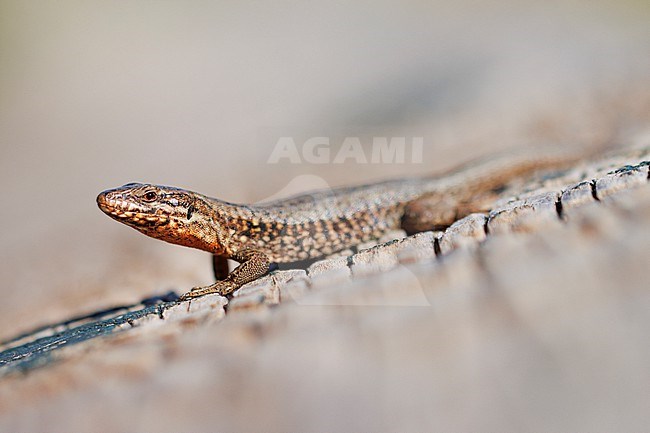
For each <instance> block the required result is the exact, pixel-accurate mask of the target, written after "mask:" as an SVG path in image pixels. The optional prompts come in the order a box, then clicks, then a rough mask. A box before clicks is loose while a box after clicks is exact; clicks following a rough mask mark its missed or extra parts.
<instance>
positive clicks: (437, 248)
mask: <svg viewBox="0 0 650 433" xmlns="http://www.w3.org/2000/svg"><path fill="white" fill-rule="evenodd" d="M433 252H434V253H435V254H436V257H440V256H441V255H442V251H441V250H440V239H439V238H437V237H434V238H433Z"/></svg>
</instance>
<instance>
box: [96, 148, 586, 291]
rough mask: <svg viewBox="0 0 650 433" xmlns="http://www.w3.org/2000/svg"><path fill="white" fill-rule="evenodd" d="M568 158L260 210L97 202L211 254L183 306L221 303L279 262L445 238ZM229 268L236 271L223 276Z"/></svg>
mask: <svg viewBox="0 0 650 433" xmlns="http://www.w3.org/2000/svg"><path fill="white" fill-rule="evenodd" d="M572 161H575V158H570V157H566V156H563V155H560V156H542V157H531V156H526V155H524V156H523V157H522V156H519V157H513V156H507V157H505V158H496V159H488V160H487V161H482V162H480V163H479V164H476V163H475V164H470V165H467V166H464V167H461V168H460V169H456V170H452V171H450V172H448V173H444V174H442V175H438V176H428V177H411V178H402V179H394V180H387V181H380V182H376V183H371V184H365V185H359V186H353V187H342V188H337V189H331V190H319V191H313V192H308V193H304V194H300V195H297V196H293V197H289V198H285V199H280V200H275V201H272V202H266V203H259V204H235V203H230V202H227V201H223V200H218V199H215V198H211V197H208V196H205V195H202V194H199V193H196V192H192V191H188V190H185V189H182V188H177V187H168V186H161V185H156V184H150V183H128V184H126V185H124V186H121V187H118V188H113V189H109V190H106V191H103V192H101V193H100V194H99V195H98V196H97V204H98V206H99V208H100V209H101V210H102V211H103V212H104V213H105V214H107V215H108V216H109V217H111V218H113V219H115V220H117V221H119V222H121V223H124V224H126V225H128V226H130V227H132V228H134V229H136V230H138V231H140V232H141V233H143V234H145V235H148V236H150V237H153V238H156V239H160V240H163V241H166V242H170V243H172V244H177V245H183V246H186V247H192V248H197V249H199V250H203V251H207V252H209V253H211V254H213V268H214V272H215V277H216V279H217V281H216V282H215V283H214V284H211V285H208V286H205V287H194V288H193V289H191V290H190V291H188V292H186V293H185V294H183V295H182V296H181V297H180V300H181V301H182V300H189V299H192V298H196V297H199V296H203V295H206V294H211V293H217V294H220V295H222V296H226V295H229V294H231V293H232V292H234V291H235V290H237V289H238V288H240V287H241V286H243V285H244V284H246V283H249V282H251V281H253V280H255V279H257V278H259V277H262V276H264V275H266V274H267V273H269V272H270V271H272V270H274V269H277V264H278V263H293V262H300V261H305V260H310V259H317V258H321V257H325V256H328V255H331V254H333V253H336V252H338V251H342V250H345V249H349V248H351V247H355V246H356V245H359V244H361V243H364V242H368V241H370V240H374V239H378V238H380V237H381V236H382V235H384V234H385V233H387V232H390V231H393V230H396V229H403V230H404V231H406V233H407V234H414V233H418V232H423V231H428V230H442V229H444V228H446V227H448V226H450V225H451V224H452V223H453V222H454V221H456V220H458V219H460V218H462V217H464V216H467V215H469V214H470V213H474V212H486V211H489V209H490V204H492V203H493V202H494V200H495V198H496V197H497V194H498V192H499V191H500V190H502V189H503V188H505V187H506V186H507V185H508V184H509V183H510V182H512V181H513V180H514V179H517V178H522V177H524V176H526V175H531V174H533V173H535V172H538V171H540V170H549V169H558V168H562V167H563V166H565V165H566V164H567V163H568V162H572ZM228 259H232V260H234V261H236V262H238V263H239V266H237V267H236V268H235V269H234V270H233V271H232V272H229V267H228V261H227V260H228Z"/></svg>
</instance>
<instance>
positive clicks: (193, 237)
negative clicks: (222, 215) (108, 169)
mask: <svg viewBox="0 0 650 433" xmlns="http://www.w3.org/2000/svg"><path fill="white" fill-rule="evenodd" d="M97 205H98V206H99V208H100V209H101V210H102V212H104V213H105V214H106V215H108V216H109V217H111V218H113V219H114V220H116V221H119V222H121V223H124V224H126V225H128V226H130V227H133V228H134V229H136V230H138V231H140V232H142V233H144V234H145V235H147V236H151V237H153V238H156V239H160V240H163V241H166V242H170V243H173V244H177V245H184V246H188V247H193V248H199V249H201V250H205V251H211V252H219V250H220V243H219V242H218V239H219V236H218V233H217V232H218V225H217V224H215V222H213V221H211V219H210V215H211V214H212V212H210V211H209V207H210V204H209V203H208V199H207V198H206V197H203V196H202V195H200V194H196V193H193V192H190V191H186V190H183V189H180V188H172V187H167V186H160V185H152V184H141V183H129V184H126V185H124V186H121V187H119V188H114V189H109V190H106V191H104V192H102V193H100V194H99V195H98V196H97Z"/></svg>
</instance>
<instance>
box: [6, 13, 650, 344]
mask: <svg viewBox="0 0 650 433" xmlns="http://www.w3.org/2000/svg"><path fill="white" fill-rule="evenodd" d="M648 22H650V3H648V2H647V1H643V0H623V1H604V0H592V1H589V2H587V1H562V2H533V1H510V0H498V1H471V0H461V1H429V2H427V1H399V2H397V1H384V0H379V1H376V0H375V1H372V2H370V1H356V2H327V1H305V2H290V1H283V2H242V1H220V2H212V1H198V0H184V1H164V2H155V1H131V2H98V1H88V0H84V1H59V2H35V1H24V0H15V1H14V0H1V1H0V149H1V150H0V155H1V158H0V194H1V195H0V197H1V198H2V206H1V211H0V227H2V230H1V231H0V245H1V248H0V254H1V256H0V276H1V286H0V294H1V296H2V299H3V302H2V306H0V338H7V337H10V336H12V335H14V334H16V333H18V332H20V331H25V330H28V329H29V328H31V327H33V326H36V325H39V324H43V323H48V322H52V321H58V320H62V319H64V318H66V317H69V316H71V315H75V314H81V313H84V312H89V311H93V310H94V309H97V308H105V307H107V306H110V305H113V304H124V303H129V302H135V301H137V300H139V299H140V298H142V297H143V296H147V295H152V294H155V293H163V292H165V291H167V290H170V289H174V290H179V291H184V289H187V288H189V287H191V286H195V285H201V284H205V283H208V282H210V280H211V278H212V276H211V270H210V265H209V263H210V258H209V256H208V255H207V254H205V253H202V252H198V251H192V250H189V249H185V248H182V247H177V246H171V245H167V244H163V243H162V242H159V241H155V240H152V239H148V238H146V237H144V236H142V235H140V234H138V233H137V232H135V231H134V230H131V229H128V228H126V227H124V226H122V225H120V224H118V223H116V222H113V221H111V220H110V219H108V218H107V217H106V216H104V215H103V214H102V213H101V212H100V211H99V210H98V209H97V207H96V204H95V197H96V195H97V194H98V193H99V192H100V191H102V190H104V189H107V188H111V187H115V186H119V185H122V184H125V183H128V182H132V181H143V182H153V183H160V184H165V185H175V186H181V187H184V188H187V189H192V190H195V191H199V192H202V193H204V194H207V195H210V196H213V197H218V198H221V199H225V200H229V201H234V202H253V201H257V200H261V199H264V198H266V197H269V196H272V195H277V194H279V193H280V194H285V193H290V192H296V191H298V190H305V189H310V188H312V187H313V186H315V185H328V186H339V185H347V184H353V183H363V182H368V181H371V180H375V179H383V178H387V177H394V176H400V175H407V174H408V175H412V174H426V173H433V172H435V171H438V170H443V169H446V168H449V167H451V166H453V165H455V164H458V163H461V162H465V161H467V160H468V159H472V158H475V157H478V156H481V155H485V154H488V153H491V152H495V151H503V150H506V149H511V148H514V147H517V146H545V145H553V146H571V147H576V148H580V149H584V148H589V147H590V146H591V147H593V146H598V145H600V144H603V143H611V144H613V145H620V144H626V143H627V142H629V140H631V139H632V138H631V137H638V136H640V135H639V134H640V133H642V132H643V130H644V128H646V129H647V128H648V125H649V124H650V123H649V122H648V120H649V119H648V117H649V116H650V105H649V104H648V101H649V100H650V96H649V94H650V86H649V85H648V84H649V80H648V78H649V77H650V55H649V53H650V26H648ZM282 136H292V137H311V136H326V137H341V136H359V137H372V136H406V137H414V136H421V137H424V151H423V161H422V163H416V164H365V165H363V164H362V165H358V164H354V163H348V164H309V163H301V164H290V163H287V161H283V163H281V164H269V163H268V160H269V157H270V155H271V153H272V151H273V149H274V146H275V145H276V143H277V141H278V138H279V137H282ZM297 141H298V143H299V142H300V141H299V140H298V139H297ZM362 142H363V143H364V145H367V144H369V141H368V140H362ZM333 143H334V144H333V146H332V149H333V151H335V150H336V143H337V142H336V140H333ZM287 185H289V187H287Z"/></svg>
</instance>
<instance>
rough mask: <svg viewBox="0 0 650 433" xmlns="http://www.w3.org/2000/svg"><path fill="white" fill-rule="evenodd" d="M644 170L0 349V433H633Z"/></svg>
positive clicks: (649, 202)
mask: <svg viewBox="0 0 650 433" xmlns="http://www.w3.org/2000/svg"><path fill="white" fill-rule="evenodd" d="M648 160H650V153H649V152H648V150H647V149H645V150H637V151H630V152H629V153H628V154H627V155H624V156H618V157H612V158H610V159H606V160H603V161H600V162H598V163H592V164H589V165H585V166H584V167H576V168H575V169H574V170H570V171H568V172H566V173H563V174H559V175H558V176H555V177H552V178H542V179H537V180H534V181H532V182H530V183H528V184H527V185H524V187H523V188H522V189H521V191H525V192H520V193H518V194H517V192H516V191H514V192H513V191H508V194H509V195H508V196H504V198H503V200H502V201H501V202H500V203H499V204H498V205H497V206H496V207H495V208H494V209H493V210H492V211H491V212H489V213H488V214H475V215H470V216H468V217H466V218H464V219H463V220H460V221H458V222H457V223H456V224H454V225H453V226H452V227H450V228H449V229H447V230H446V231H445V232H439V233H432V232H428V233H421V234H418V235H416V236H412V237H408V238H404V239H399V240H393V241H388V242H386V243H383V244H380V245H378V246H368V247H369V248H368V249H365V250H362V251H359V252H358V253H356V254H354V255H352V256H348V257H337V258H332V259H329V260H326V261H322V262H318V263H315V264H313V265H312V266H311V267H309V268H308V269H307V270H292V271H279V272H276V273H274V274H273V275H269V276H267V277H264V278H262V279H260V280H258V281H256V282H253V283H251V284H249V285H247V286H246V287H244V288H242V289H241V290H240V291H238V292H237V294H236V295H235V297H234V298H233V299H232V300H230V302H228V301H227V300H226V299H225V298H222V297H219V296H207V297H204V298H201V299H198V300H195V301H192V302H191V303H183V304H176V303H175V302H173V300H172V299H173V296H172V297H170V298H168V299H167V300H164V299H163V300H162V301H161V302H158V303H154V302H152V304H151V305H149V306H145V305H142V304H139V305H132V306H126V307H124V309H122V310H110V311H105V312H98V313H97V314H96V315H95V316H94V317H86V318H76V319H72V320H71V321H69V323H62V324H58V325H53V326H51V327H44V328H42V329H39V330H37V331H35V332H34V333H27V334H25V335H22V336H18V337H17V338H16V339H13V340H10V341H6V342H4V343H3V344H2V346H0V350H2V353H0V373H1V374H2V375H3V377H2V378H1V379H0V416H1V419H0V430H2V431H16V430H22V429H24V428H25V427H28V428H29V429H30V430H34V431H37V430H48V427H52V426H56V430H61V431H65V430H67V431H77V430H80V429H85V430H92V429H95V428H96V427H97V426H102V428H101V430H102V431H134V430H135V431H138V430H142V429H145V428H146V429H147V430H156V431H182V430H187V429H188V428H189V429H191V430H192V431H214V430H223V431H231V430H234V429H236V430H248V431H261V430H263V431H270V430H274V431H313V430H318V431H336V430H347V431H424V430H430V429H431V428H433V427H434V426H435V428H436V429H437V430H440V431H459V430H460V431H513V430H516V431H522V430H524V431H525V430H531V429H534V430H536V431H557V430H562V431H622V430H629V431H634V430H638V429H639V428H641V427H642V426H647V425H649V424H650V412H649V411H648V407H650V369H649V368H648V365H650V345H649V344H648V333H649V332H650V289H649V287H650V285H649V284H648V276H647V269H648V265H650V185H648V179H649V173H648V163H647V162H644V161H648ZM513 194H515V195H513ZM396 236H399V233H398V234H396ZM170 300H172V301H171V302H169V301H170ZM106 407H110V408H111V411H110V412H108V411H106V410H105V408H106ZM143 407H144V408H146V409H148V410H143ZM70 414H74V416H71V415H70ZM9 415H10V416H9Z"/></svg>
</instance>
